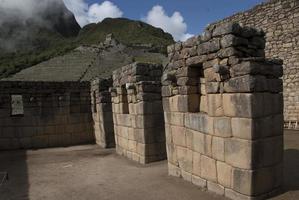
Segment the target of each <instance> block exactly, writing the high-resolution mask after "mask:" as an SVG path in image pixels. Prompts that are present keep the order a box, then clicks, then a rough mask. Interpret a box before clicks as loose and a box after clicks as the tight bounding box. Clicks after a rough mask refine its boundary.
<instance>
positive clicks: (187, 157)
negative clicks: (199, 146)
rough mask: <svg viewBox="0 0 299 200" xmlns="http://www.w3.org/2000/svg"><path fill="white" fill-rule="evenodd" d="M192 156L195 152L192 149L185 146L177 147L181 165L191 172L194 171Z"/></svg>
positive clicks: (183, 168)
mask: <svg viewBox="0 0 299 200" xmlns="http://www.w3.org/2000/svg"><path fill="white" fill-rule="evenodd" d="M192 157H193V153H192V151H191V150H189V149H187V148H183V147H179V146H178V147H177V159H178V162H179V167H180V168H181V169H182V170H184V171H186V172H189V173H191V172H192Z"/></svg>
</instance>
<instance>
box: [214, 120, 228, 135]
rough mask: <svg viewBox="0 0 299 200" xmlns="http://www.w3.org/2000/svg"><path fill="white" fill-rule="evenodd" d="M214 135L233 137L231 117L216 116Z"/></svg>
mask: <svg viewBox="0 0 299 200" xmlns="http://www.w3.org/2000/svg"><path fill="white" fill-rule="evenodd" d="M214 135H216V136H219V137H231V135H232V128H231V118H229V117H214Z"/></svg>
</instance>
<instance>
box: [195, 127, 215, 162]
mask: <svg viewBox="0 0 299 200" xmlns="http://www.w3.org/2000/svg"><path fill="white" fill-rule="evenodd" d="M192 150H193V151H196V152H198V153H201V154H204V155H208V156H212V136H210V135H206V134H203V133H200V132H193V146H192Z"/></svg>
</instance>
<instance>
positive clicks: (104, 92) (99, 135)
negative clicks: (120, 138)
mask: <svg viewBox="0 0 299 200" xmlns="http://www.w3.org/2000/svg"><path fill="white" fill-rule="evenodd" d="M111 86H112V79H95V80H93V81H92V85H91V104H92V105H91V107H92V113H93V122H94V132H95V139H96V143H97V144H98V145H100V146H101V147H103V148H111V147H115V140H114V129H113V116H112V103H111V94H110V92H109V88H110V87H111Z"/></svg>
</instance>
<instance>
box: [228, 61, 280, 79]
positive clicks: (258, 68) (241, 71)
mask: <svg viewBox="0 0 299 200" xmlns="http://www.w3.org/2000/svg"><path fill="white" fill-rule="evenodd" d="M231 72H232V75H233V76H242V75H247V74H250V75H265V76H273V77H276V78H279V77H281V76H282V75H283V69H282V66H279V65H269V64H265V63H261V62H253V61H245V62H242V63H240V64H237V65H234V66H232V68H231Z"/></svg>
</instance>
